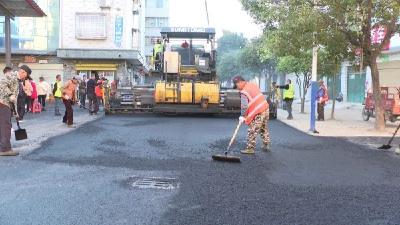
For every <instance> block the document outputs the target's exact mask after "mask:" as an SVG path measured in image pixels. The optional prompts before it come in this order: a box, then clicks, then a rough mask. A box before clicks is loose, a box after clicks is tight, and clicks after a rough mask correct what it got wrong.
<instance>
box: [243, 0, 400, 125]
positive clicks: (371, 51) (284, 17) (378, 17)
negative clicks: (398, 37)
mask: <svg viewBox="0 0 400 225" xmlns="http://www.w3.org/2000/svg"><path fill="white" fill-rule="evenodd" d="M241 2H242V4H243V6H244V8H245V9H246V10H248V11H249V12H250V14H251V15H252V16H253V17H254V18H255V19H256V20H257V21H258V22H260V23H262V24H264V25H265V29H266V30H267V31H271V30H278V31H279V32H282V31H291V32H286V33H287V36H286V38H287V39H288V40H290V41H291V42H293V43H296V42H298V39H299V36H300V37H302V36H309V35H310V34H312V35H314V37H313V38H311V39H310V40H312V41H313V44H316V43H319V40H318V38H319V35H318V34H320V33H329V32H330V31H338V32H340V33H342V34H343V36H344V41H345V43H347V44H348V46H351V48H350V49H352V50H355V49H357V48H361V49H362V50H361V51H362V55H363V59H364V60H363V65H362V66H369V67H370V68H371V72H372V84H373V94H374V100H375V105H376V107H375V108H376V120H375V128H376V129H379V130H382V129H384V128H385V121H384V110H383V105H382V100H381V94H380V93H381V91H380V83H379V71H378V66H377V58H378V56H379V55H380V54H381V52H382V50H383V49H384V47H385V46H387V45H388V43H389V41H390V38H391V37H392V36H393V35H394V34H395V33H396V32H399V31H400V25H399V22H398V18H399V16H400V1H398V0H396V1H394V0H379V1H378V0H341V1H332V0H304V1H299V0H262V1H261V0H241ZM296 20H298V21H297V22H296ZM312 20H313V21H314V23H312V24H311V23H307V21H312ZM303 25H307V26H306V27H308V28H309V30H308V31H307V29H306V27H304V26H303ZM299 29H300V30H302V31H304V32H303V33H297V34H295V33H293V31H296V30H299ZM377 30H383V31H384V32H383V33H384V35H382V37H381V38H380V39H381V40H377V39H376V38H373V37H372V35H371V34H372V33H376V31H377ZM293 34H295V35H293ZM315 34H317V35H315ZM378 39H379V38H378ZM301 40H304V38H301ZM276 47H277V48H281V47H282V48H286V46H276ZM299 50H302V49H299Z"/></svg>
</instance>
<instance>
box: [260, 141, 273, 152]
mask: <svg viewBox="0 0 400 225" xmlns="http://www.w3.org/2000/svg"><path fill="white" fill-rule="evenodd" d="M261 149H262V150H263V151H265V152H269V151H271V143H267V144H263V145H262V147H261Z"/></svg>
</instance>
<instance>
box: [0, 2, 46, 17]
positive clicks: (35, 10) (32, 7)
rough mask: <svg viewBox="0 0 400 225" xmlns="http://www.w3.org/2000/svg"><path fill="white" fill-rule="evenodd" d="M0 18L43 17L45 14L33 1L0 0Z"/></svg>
mask: <svg viewBox="0 0 400 225" xmlns="http://www.w3.org/2000/svg"><path fill="white" fill-rule="evenodd" d="M0 16H9V17H43V16H46V14H45V13H44V12H43V10H42V9H41V8H40V7H39V6H38V5H37V4H36V2H34V1H33V0H0Z"/></svg>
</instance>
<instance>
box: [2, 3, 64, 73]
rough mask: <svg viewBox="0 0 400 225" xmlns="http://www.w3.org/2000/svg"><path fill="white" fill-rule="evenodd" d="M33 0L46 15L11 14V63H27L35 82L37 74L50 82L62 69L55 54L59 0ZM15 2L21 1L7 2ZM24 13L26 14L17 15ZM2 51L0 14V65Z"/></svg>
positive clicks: (3, 21) (3, 35)
mask: <svg viewBox="0 0 400 225" xmlns="http://www.w3.org/2000/svg"><path fill="white" fill-rule="evenodd" d="M9 2H11V1H9ZM35 2H36V3H37V5H38V6H39V7H40V9H41V10H43V12H44V13H45V14H46V15H45V16H44V17H15V18H14V19H13V20H11V24H10V25H11V26H10V28H11V52H12V59H11V63H12V65H13V67H15V68H16V67H18V66H19V65H21V64H27V65H29V67H30V68H31V69H32V77H33V79H34V80H36V81H37V80H38V78H39V77H40V76H43V77H45V79H47V80H48V81H52V80H54V77H55V75H56V74H57V73H61V72H62V70H63V63H62V62H61V60H60V59H58V58H57V57H56V49H57V48H58V44H59V20H60V17H59V14H60V5H59V0H37V1H35ZM16 4H21V2H18V3H13V4H10V7H11V6H13V5H14V6H15V5H16ZM6 6H7V1H6ZM19 7H21V6H19ZM23 7H25V6H23ZM16 10H17V9H16ZM26 15H28V14H24V15H21V16H26ZM4 54H5V17H0V56H1V57H0V67H1V68H4V66H5V61H4V60H5V57H4Z"/></svg>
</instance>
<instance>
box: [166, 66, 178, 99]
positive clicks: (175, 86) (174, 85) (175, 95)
mask: <svg viewBox="0 0 400 225" xmlns="http://www.w3.org/2000/svg"><path fill="white" fill-rule="evenodd" d="M165 68H166V70H165V71H168V70H167V68H168V67H167V63H165ZM179 68H180V67H179ZM179 74H180V69H179V71H178V74H177V76H178V77H177V82H176V83H173V82H170V83H168V73H165V82H164V85H165V87H164V88H165V101H166V102H168V100H169V99H172V102H173V103H180V102H181V82H180V79H179V77H180V76H179ZM167 83H168V85H170V86H171V85H172V87H168V86H167ZM167 90H172V92H173V96H172V97H168V96H167Z"/></svg>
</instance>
